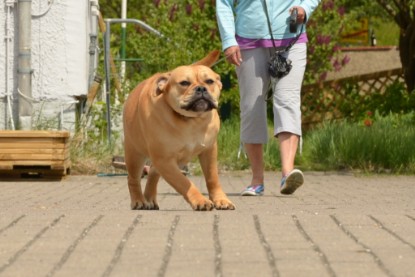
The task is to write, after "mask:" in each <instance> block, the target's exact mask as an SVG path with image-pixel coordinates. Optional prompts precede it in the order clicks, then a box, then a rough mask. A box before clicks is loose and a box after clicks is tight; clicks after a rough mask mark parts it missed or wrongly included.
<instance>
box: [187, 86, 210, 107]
mask: <svg viewBox="0 0 415 277" xmlns="http://www.w3.org/2000/svg"><path fill="white" fill-rule="evenodd" d="M181 108H182V109H184V110H186V111H194V112H207V111H210V110H213V109H217V108H218V106H217V104H216V101H214V99H213V98H212V96H211V95H210V94H209V92H208V91H207V89H206V88H205V87H203V86H199V87H196V88H195V90H194V93H193V96H192V97H191V98H190V100H189V102H188V103H187V104H186V105H183V106H182V107H181Z"/></svg>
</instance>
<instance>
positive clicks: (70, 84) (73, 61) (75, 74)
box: [0, 0, 90, 130]
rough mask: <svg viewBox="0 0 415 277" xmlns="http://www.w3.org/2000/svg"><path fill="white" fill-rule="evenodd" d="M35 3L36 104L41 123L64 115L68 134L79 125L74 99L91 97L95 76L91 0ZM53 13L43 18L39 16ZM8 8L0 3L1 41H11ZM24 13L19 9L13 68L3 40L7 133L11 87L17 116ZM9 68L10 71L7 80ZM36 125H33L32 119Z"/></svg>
mask: <svg viewBox="0 0 415 277" xmlns="http://www.w3.org/2000/svg"><path fill="white" fill-rule="evenodd" d="M49 2H50V1H49V0H32V49H31V52H32V57H31V67H32V70H33V74H32V98H33V101H34V102H33V107H34V116H35V120H34V121H35V122H36V120H37V119H38V116H39V114H40V115H41V116H48V117H52V118H57V117H58V116H60V113H61V111H62V110H63V111H64V115H65V118H64V122H63V123H64V129H71V128H72V127H73V123H74V121H75V117H74V108H75V105H74V104H71V103H72V102H73V100H74V98H73V97H72V96H79V95H85V94H87V90H88V77H89V76H88V75H89V34H90V30H89V25H90V19H89V16H90V12H89V10H90V7H89V6H90V3H89V1H88V0H54V1H51V3H52V5H51V7H50V9H49V10H48V8H49ZM47 10H48V12H47V13H46V14H45V15H43V16H40V17H38V16H34V15H39V14H43V13H44V12H45V11H47ZM6 12H7V9H6V4H5V1H2V2H1V3H0V38H4V37H5V35H6ZM17 12H18V7H17V4H15V5H14V7H13V12H12V15H11V18H10V22H11V28H10V30H11V35H12V36H11V40H10V42H11V45H12V47H13V48H12V50H11V51H10V52H9V57H10V58H9V61H10V62H9V64H6V51H5V48H6V47H5V46H6V40H4V39H1V40H0V111H1V112H0V130H1V129H5V128H6V126H7V124H6V122H5V120H6V119H5V118H6V115H7V114H8V113H7V106H6V104H5V103H6V96H7V93H8V92H7V91H6V81H7V80H8V82H9V86H10V90H9V93H12V98H13V100H14V101H13V110H14V113H15V114H16V115H17V104H16V101H17V98H18V92H17V55H18V53H17V49H18V48H17V47H18V34H17V31H18V26H17V23H18V13H17ZM6 68H9V74H8V75H9V76H8V79H7V76H6ZM32 125H33V119H32Z"/></svg>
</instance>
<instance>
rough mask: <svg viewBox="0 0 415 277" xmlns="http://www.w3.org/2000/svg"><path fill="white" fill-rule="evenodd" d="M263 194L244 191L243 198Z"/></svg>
mask: <svg viewBox="0 0 415 277" xmlns="http://www.w3.org/2000/svg"><path fill="white" fill-rule="evenodd" d="M262 194H263V193H255V192H253V191H244V192H242V193H241V196H261V195H262Z"/></svg>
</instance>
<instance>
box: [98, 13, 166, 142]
mask: <svg viewBox="0 0 415 277" xmlns="http://www.w3.org/2000/svg"><path fill="white" fill-rule="evenodd" d="M104 21H105V26H106V28H105V34H104V65H105V90H106V107H107V114H106V119H107V138H108V144H111V97H110V92H111V64H110V37H111V31H110V30H111V23H135V24H137V25H140V26H141V27H143V28H144V29H146V30H147V31H149V32H152V33H154V34H156V35H158V36H160V37H164V36H163V35H162V34H161V33H160V32H159V31H157V30H156V29H154V28H152V27H150V26H149V25H147V24H146V23H144V22H142V21H140V20H138V19H119V18H108V19H105V20H104Z"/></svg>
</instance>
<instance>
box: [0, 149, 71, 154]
mask: <svg viewBox="0 0 415 277" xmlns="http://www.w3.org/2000/svg"><path fill="white" fill-rule="evenodd" d="M68 150H69V149H67V148H55V149H53V148H36V149H35V148H5V149H1V148H0V155H2V154H65V153H66V152H68Z"/></svg>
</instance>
